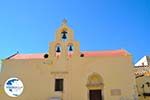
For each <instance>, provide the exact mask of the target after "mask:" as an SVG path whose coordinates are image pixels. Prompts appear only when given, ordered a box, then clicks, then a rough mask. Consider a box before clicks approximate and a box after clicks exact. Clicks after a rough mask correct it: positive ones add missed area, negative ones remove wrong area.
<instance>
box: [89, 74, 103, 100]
mask: <svg viewBox="0 0 150 100" xmlns="http://www.w3.org/2000/svg"><path fill="white" fill-rule="evenodd" d="M86 86H87V88H88V91H89V93H88V97H89V100H103V95H102V92H103V88H104V83H103V79H102V77H101V76H100V75H99V74H98V73H92V74H91V75H89V76H88V81H87V85H86Z"/></svg>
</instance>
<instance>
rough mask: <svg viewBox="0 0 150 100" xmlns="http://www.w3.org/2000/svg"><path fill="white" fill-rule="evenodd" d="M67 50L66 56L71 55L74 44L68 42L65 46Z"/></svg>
mask: <svg viewBox="0 0 150 100" xmlns="http://www.w3.org/2000/svg"><path fill="white" fill-rule="evenodd" d="M67 52H68V56H69V57H71V56H72V55H73V52H74V46H73V44H69V45H68V46H67Z"/></svg>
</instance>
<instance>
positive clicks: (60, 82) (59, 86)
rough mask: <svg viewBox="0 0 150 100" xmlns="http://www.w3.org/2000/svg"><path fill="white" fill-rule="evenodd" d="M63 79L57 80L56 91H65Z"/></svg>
mask: <svg viewBox="0 0 150 100" xmlns="http://www.w3.org/2000/svg"><path fill="white" fill-rule="evenodd" d="M63 81H64V80H63V79H55V91H63Z"/></svg>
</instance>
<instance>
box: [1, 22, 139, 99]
mask: <svg viewBox="0 0 150 100" xmlns="http://www.w3.org/2000/svg"><path fill="white" fill-rule="evenodd" d="M49 46H50V47H49V51H48V53H39V54H19V53H16V54H15V55H12V56H10V57H8V58H7V59H4V60H3V61H2V71H1V73H0V90H3V85H4V84H5V82H6V80H7V79H9V78H12V77H16V78H18V79H20V80H21V81H22V83H23V85H24V89H23V92H22V94H21V95H20V96H17V97H10V96H8V95H7V94H6V93H5V91H4V92H1V93H0V99H2V100H136V96H137V94H136V87H135V79H134V74H133V65H132V56H131V54H129V53H128V52H127V51H126V50H123V49H120V50H108V51H91V52H89V51H83V52H81V51H80V44H79V42H77V41H75V40H74V33H73V31H72V30H71V29H70V28H69V27H68V26H67V24H66V23H65V22H64V23H62V25H61V26H60V28H59V29H58V30H57V31H56V38H55V40H54V41H53V42H51V43H50V44H49Z"/></svg>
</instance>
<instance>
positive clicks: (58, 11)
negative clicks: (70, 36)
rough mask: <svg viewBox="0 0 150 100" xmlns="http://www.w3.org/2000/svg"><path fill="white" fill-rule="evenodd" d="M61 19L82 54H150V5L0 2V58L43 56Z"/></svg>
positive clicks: (99, 0)
mask: <svg viewBox="0 0 150 100" xmlns="http://www.w3.org/2000/svg"><path fill="white" fill-rule="evenodd" d="M64 18H66V19H67V20H68V25H69V26H70V27H71V28H72V29H73V30H74V32H75V39H76V40H77V41H80V49H81V51H97V50H115V49H120V48H123V49H126V50H128V51H129V52H130V53H131V54H132V55H133V59H134V62H136V61H137V60H138V59H139V58H140V57H142V56H144V55H150V46H149V41H150V38H149V37H150V0H3V1H2V0H1V1H0V58H5V57H7V56H9V55H12V54H14V53H16V52H17V51H19V52H20V53H41V52H47V51H48V43H49V42H51V41H53V40H54V35H55V31H56V30H57V28H58V27H59V26H60V25H61V21H62V20H63V19H64Z"/></svg>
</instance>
